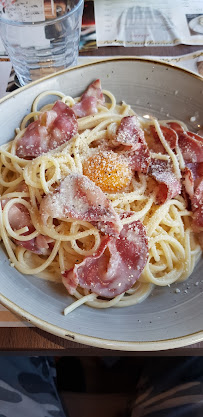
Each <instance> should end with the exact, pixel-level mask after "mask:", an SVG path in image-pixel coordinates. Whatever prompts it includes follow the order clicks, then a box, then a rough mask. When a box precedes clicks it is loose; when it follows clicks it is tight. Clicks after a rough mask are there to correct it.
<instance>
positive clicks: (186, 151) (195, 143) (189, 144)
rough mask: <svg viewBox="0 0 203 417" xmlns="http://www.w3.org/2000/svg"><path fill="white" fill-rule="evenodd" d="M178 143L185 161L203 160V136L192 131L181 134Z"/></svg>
mask: <svg viewBox="0 0 203 417" xmlns="http://www.w3.org/2000/svg"><path fill="white" fill-rule="evenodd" d="M178 145H179V147H180V149H181V152H182V155H183V158H184V161H185V162H203V138H202V137H201V136H199V135H196V134H195V133H192V132H183V133H180V134H179V138H178Z"/></svg>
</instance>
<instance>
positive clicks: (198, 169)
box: [183, 162, 203, 198]
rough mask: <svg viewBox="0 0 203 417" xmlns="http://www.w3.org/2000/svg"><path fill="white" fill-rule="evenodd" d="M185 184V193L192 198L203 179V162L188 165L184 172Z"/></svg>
mask: <svg viewBox="0 0 203 417" xmlns="http://www.w3.org/2000/svg"><path fill="white" fill-rule="evenodd" d="M183 178H184V180H183V183H184V186H185V191H186V192H187V194H188V195H189V197H190V198H192V197H193V195H194V190H195V188H196V187H197V186H198V184H199V182H200V181H201V179H202V178H203V162H199V163H187V165H186V167H185V169H184V171H183Z"/></svg>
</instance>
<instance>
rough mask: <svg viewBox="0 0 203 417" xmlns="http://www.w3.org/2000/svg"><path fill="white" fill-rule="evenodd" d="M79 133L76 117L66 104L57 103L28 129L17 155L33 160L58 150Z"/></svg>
mask: <svg viewBox="0 0 203 417" xmlns="http://www.w3.org/2000/svg"><path fill="white" fill-rule="evenodd" d="M77 132H78V123H77V119H76V116H75V114H74V112H73V110H71V108H70V107H68V106H67V105H66V104H65V103H62V101H57V102H56V103H55V104H54V106H53V108H52V110H50V111H46V112H44V113H42V114H41V115H40V116H39V119H38V120H36V121H35V122H32V123H30V124H29V125H28V127H27V128H26V131H25V133H24V134H23V136H21V137H20V138H19V140H18V142H17V147H16V154H17V156H19V157H20V158H25V159H32V158H36V157H37V156H39V155H41V154H42V153H46V152H48V151H50V150H52V149H55V148H57V147H58V146H60V145H62V144H63V143H65V142H67V141H68V140H70V139H71V138H72V137H73V136H75V135H76V134H77Z"/></svg>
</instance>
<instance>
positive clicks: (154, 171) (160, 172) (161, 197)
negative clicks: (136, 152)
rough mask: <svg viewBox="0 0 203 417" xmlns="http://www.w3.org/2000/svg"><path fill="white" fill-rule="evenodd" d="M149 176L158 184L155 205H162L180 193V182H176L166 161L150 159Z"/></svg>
mask: <svg viewBox="0 0 203 417" xmlns="http://www.w3.org/2000/svg"><path fill="white" fill-rule="evenodd" d="M149 175H151V176H152V177H153V178H154V179H155V180H156V181H157V182H158V190H157V196H156V198H157V203H158V204H163V203H165V201H166V200H169V199H171V198H173V197H175V196H176V195H178V194H180V192H181V182H180V181H179V180H177V178H176V176H175V174H174V172H173V169H172V166H171V164H170V163H169V162H168V161H165V160H161V159H155V158H152V159H151V164H150V167H149Z"/></svg>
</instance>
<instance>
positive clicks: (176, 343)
mask: <svg viewBox="0 0 203 417" xmlns="http://www.w3.org/2000/svg"><path fill="white" fill-rule="evenodd" d="M96 78H100V79H101V83H102V87H103V88H104V89H109V90H110V91H111V92H113V94H114V95H115V97H116V99H117V102H120V101H121V100H124V101H125V102H127V103H129V104H130V105H131V106H132V107H133V109H134V110H135V111H136V112H137V113H138V114H142V115H143V114H152V115H154V116H157V117H158V118H161V119H164V118H166V119H167V118H170V119H171V118H173V119H180V120H182V121H184V122H185V123H186V124H187V125H188V127H189V128H190V129H191V130H193V131H195V130H197V128H198V125H200V124H201V122H202V120H203V110H202V100H203V94H202V93H203V85H202V80H201V78H199V77H198V76H195V75H193V74H191V73H189V72H187V71H185V70H181V69H180V68H175V67H173V66H169V65H166V64H165V63H161V62H155V61H152V60H145V59H136V58H133V57H127V58H126V57H125V58H115V59H112V58H111V59H107V60H104V61H100V62H95V63H91V64H86V65H82V66H79V67H76V68H73V69H69V70H66V71H62V72H60V73H58V74H55V75H53V76H50V77H46V78H44V79H42V80H39V81H38V82H34V83H32V84H30V85H28V86H26V87H23V88H21V89H19V90H17V91H16V92H14V93H12V94H10V95H9V96H7V97H5V98H4V99H2V100H1V101H0V126H1V139H0V144H3V143H5V142H7V141H9V140H11V139H12V138H13V136H14V129H15V128H16V127H17V126H18V125H19V123H20V121H21V120H22V118H23V117H24V116H25V115H26V114H27V113H28V112H30V109H31V104H32V102H33V100H34V98H35V97H36V96H37V95H38V94H39V93H41V92H42V91H45V90H59V91H63V92H64V93H66V94H68V95H72V96H78V95H80V94H81V93H82V92H83V91H84V89H85V88H86V86H87V85H88V84H89V83H90V82H92V81H93V80H95V79H96ZM202 272H203V262H202V261H200V262H199V263H198V265H197V266H196V268H195V271H194V272H193V274H192V276H191V277H190V278H189V280H188V281H187V282H185V283H181V284H178V288H179V289H180V292H178V293H177V292H176V291H175V289H176V288H177V284H174V285H171V286H170V287H166V288H163V287H159V288H156V289H155V290H154V291H153V293H152V294H151V296H150V297H149V298H148V299H147V300H146V301H144V302H143V303H141V304H138V305H135V306H132V307H126V308H110V309H107V310H105V309H104V310H96V309H93V308H90V307H88V306H81V307H80V308H78V309H76V310H75V311H73V312H72V313H71V314H69V315H67V316H64V315H63V310H64V308H65V307H66V306H67V305H68V304H70V303H71V302H72V299H71V297H70V296H68V295H67V292H66V290H65V289H64V287H63V286H62V285H59V284H53V283H50V282H47V281H43V280H40V279H39V278H36V277H34V276H24V275H22V274H21V273H19V272H18V271H16V270H15V269H14V268H12V267H11V266H10V263H9V260H8V258H7V255H6V254H5V252H4V249H3V246H1V247H0V282H1V287H0V293H1V294H0V301H1V302H2V303H3V304H4V305H5V306H6V307H8V308H9V309H11V310H12V311H14V312H15V313H17V314H19V315H20V316H22V317H23V319H26V320H29V321H31V323H33V324H34V325H36V326H37V327H40V328H42V329H44V330H46V331H47V332H50V333H53V334H55V335H58V336H61V337H64V338H67V339H69V340H74V341H76V342H80V343H84V344H86V345H91V346H98V347H102V348H108V349H115V350H126V351H136V350H139V351H153V350H162V349H171V348H175V347H181V346H186V345H189V344H192V343H195V342H200V341H201V340H203V330H202V324H203V302H202V301H203V300H202V299H203V297H202V294H203V279H202V278H203V275H202ZM187 286H189V288H188V289H187Z"/></svg>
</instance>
